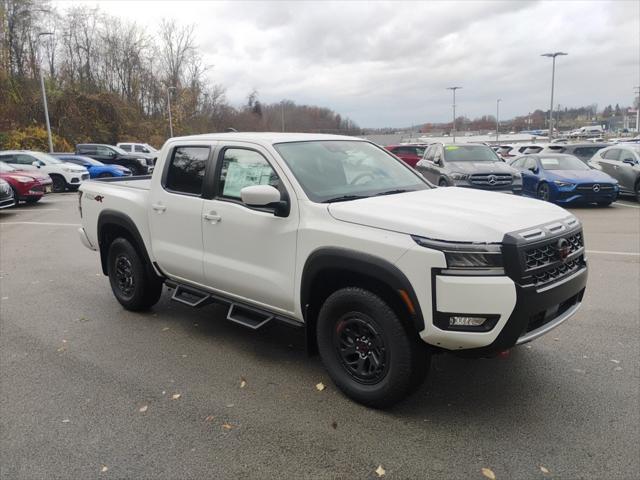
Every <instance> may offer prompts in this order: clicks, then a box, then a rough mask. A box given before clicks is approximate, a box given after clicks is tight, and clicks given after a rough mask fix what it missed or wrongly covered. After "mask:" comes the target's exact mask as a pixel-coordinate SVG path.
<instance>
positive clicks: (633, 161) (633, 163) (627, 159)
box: [622, 158, 638, 167]
mask: <svg viewBox="0 0 640 480" xmlns="http://www.w3.org/2000/svg"><path fill="white" fill-rule="evenodd" d="M622 163H626V164H628V165H631V166H632V167H633V166H634V165H636V163H638V162H636V161H635V160H634V159H633V158H625V159H624V160H622Z"/></svg>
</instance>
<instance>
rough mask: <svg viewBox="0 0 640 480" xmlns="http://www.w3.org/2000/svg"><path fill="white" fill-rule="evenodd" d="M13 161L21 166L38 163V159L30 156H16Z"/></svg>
mask: <svg viewBox="0 0 640 480" xmlns="http://www.w3.org/2000/svg"><path fill="white" fill-rule="evenodd" d="M13 161H14V163H18V164H20V165H31V164H32V163H33V162H35V161H36V159H35V158H33V157H32V156H30V155H24V154H18V155H15V156H14V160H13Z"/></svg>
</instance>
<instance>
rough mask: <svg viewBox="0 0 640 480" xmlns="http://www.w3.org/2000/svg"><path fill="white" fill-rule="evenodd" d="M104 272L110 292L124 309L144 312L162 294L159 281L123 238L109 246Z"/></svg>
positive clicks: (117, 239)
mask: <svg viewBox="0 0 640 480" xmlns="http://www.w3.org/2000/svg"><path fill="white" fill-rule="evenodd" d="M107 262H108V263H107V265H108V268H107V271H108V274H109V282H110V283H111V290H113V294H114V295H115V297H116V299H117V300H118V302H120V304H121V305H122V306H123V307H124V308H126V309H127V310H133V311H139V310H147V309H149V308H151V307H152V306H153V305H155V304H156V303H157V302H158V300H159V299H160V295H161V294H162V281H161V280H160V279H159V278H158V277H156V276H155V275H153V274H152V273H150V272H149V271H148V269H147V268H145V264H144V260H143V259H142V258H141V257H140V255H139V254H138V251H137V250H136V249H135V248H134V247H133V245H132V244H131V243H130V242H129V240H127V239H126V238H116V239H115V240H114V241H113V242H112V243H111V245H110V246H109V256H108V260H107Z"/></svg>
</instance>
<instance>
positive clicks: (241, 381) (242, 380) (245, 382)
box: [240, 377, 247, 388]
mask: <svg viewBox="0 0 640 480" xmlns="http://www.w3.org/2000/svg"><path fill="white" fill-rule="evenodd" d="M246 386H247V380H246V379H245V378H244V377H240V388H244V387H246Z"/></svg>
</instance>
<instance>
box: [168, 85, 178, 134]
mask: <svg viewBox="0 0 640 480" xmlns="http://www.w3.org/2000/svg"><path fill="white" fill-rule="evenodd" d="M171 90H176V87H169V88H167V109H168V110H169V137H171V138H173V120H172V119H171Z"/></svg>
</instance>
